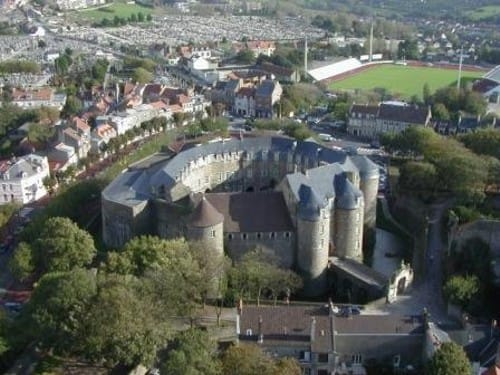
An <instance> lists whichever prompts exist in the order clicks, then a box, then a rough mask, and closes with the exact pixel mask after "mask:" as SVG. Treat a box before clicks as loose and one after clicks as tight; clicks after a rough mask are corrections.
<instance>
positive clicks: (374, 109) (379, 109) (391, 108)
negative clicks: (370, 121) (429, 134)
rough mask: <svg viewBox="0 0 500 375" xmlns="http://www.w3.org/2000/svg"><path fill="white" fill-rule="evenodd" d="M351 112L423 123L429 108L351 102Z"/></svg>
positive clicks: (410, 122)
mask: <svg viewBox="0 0 500 375" xmlns="http://www.w3.org/2000/svg"><path fill="white" fill-rule="evenodd" d="M353 113H356V114H363V115H370V116H374V117H376V118H377V119H380V120H386V121H397V122H405V123H409V124H425V123H426V121H427V115H428V114H429V109H428V108H427V107H419V106H417V105H410V104H406V103H401V104H394V103H380V105H378V106H376V105H361V104H353V105H352V107H351V115H352V114H353Z"/></svg>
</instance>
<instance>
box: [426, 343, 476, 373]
mask: <svg viewBox="0 0 500 375" xmlns="http://www.w3.org/2000/svg"><path fill="white" fill-rule="evenodd" d="M470 372H471V366H470V362H469V359H468V358H467V355H466V354H465V352H464V350H463V349H462V347H461V346H459V345H457V344H455V343H454V342H445V343H443V344H442V345H441V347H440V348H439V349H438V350H437V351H436V353H434V355H433V357H432V359H431V360H430V361H429V363H428V365H427V369H426V372H425V373H426V374H428V375H456V374H470Z"/></svg>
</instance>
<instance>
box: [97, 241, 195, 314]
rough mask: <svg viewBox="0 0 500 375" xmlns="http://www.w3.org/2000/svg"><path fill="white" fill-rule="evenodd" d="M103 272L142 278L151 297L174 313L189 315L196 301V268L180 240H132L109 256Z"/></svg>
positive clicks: (187, 247)
mask: <svg viewBox="0 0 500 375" xmlns="http://www.w3.org/2000/svg"><path fill="white" fill-rule="evenodd" d="M105 269H106V270H107V271H108V272H113V273H119V274H122V275H135V276H138V277H142V278H143V279H144V282H145V289H146V290H147V291H148V292H149V293H150V294H151V295H152V296H153V297H152V298H153V299H155V300H157V301H158V304H160V305H162V306H163V307H164V308H165V309H171V310H172V311H174V312H175V313H176V314H181V315H182V314H189V313H191V312H192V311H193V310H194V307H195V306H196V303H197V302H199V301H200V293H201V291H202V288H200V268H199V266H198V263H197V262H196V260H194V259H193V257H192V256H191V253H190V250H189V245H188V243H187V242H185V241H183V240H163V239H160V238H158V237H153V236H141V237H136V238H134V239H132V240H130V241H129V242H128V243H127V244H126V245H125V247H124V248H123V250H122V251H120V252H117V253H113V252H110V253H109V255H108V260H107V263H106V264H105Z"/></svg>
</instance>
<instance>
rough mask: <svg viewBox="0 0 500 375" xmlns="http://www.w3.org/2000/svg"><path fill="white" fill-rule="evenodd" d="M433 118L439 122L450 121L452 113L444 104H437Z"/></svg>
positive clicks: (434, 107) (433, 108) (433, 110)
mask: <svg viewBox="0 0 500 375" xmlns="http://www.w3.org/2000/svg"><path fill="white" fill-rule="evenodd" d="M432 117H434V118H435V119H437V120H443V121H448V120H449V119H450V112H448V109H447V108H446V106H445V105H444V104H443V103H436V104H434V106H433V107H432Z"/></svg>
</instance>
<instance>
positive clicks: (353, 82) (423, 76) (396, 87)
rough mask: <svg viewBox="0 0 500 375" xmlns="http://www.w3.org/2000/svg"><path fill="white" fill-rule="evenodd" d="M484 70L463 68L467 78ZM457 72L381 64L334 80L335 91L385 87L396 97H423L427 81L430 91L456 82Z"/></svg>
mask: <svg viewBox="0 0 500 375" xmlns="http://www.w3.org/2000/svg"><path fill="white" fill-rule="evenodd" d="M483 74H484V73H482V72H468V71H462V79H463V80H464V82H465V81H467V80H471V79H472V78H476V77H480V76H482V75H483ZM457 76H458V72H457V71H456V70H452V69H439V68H431V67H410V66H402V65H380V66H376V67H374V68H371V69H368V70H366V71H363V72H360V73H359V74H356V75H354V76H351V77H347V78H345V79H343V80H341V81H338V82H333V83H331V84H330V86H329V88H330V89H332V90H356V89H361V90H363V89H364V90H372V89H374V88H385V89H387V90H389V91H390V92H391V94H393V95H395V96H399V97H401V98H407V99H408V98H411V97H412V96H413V95H417V96H419V97H420V98H421V97H422V89H423V87H424V84H425V83H426V82H427V84H428V85H429V88H430V89H431V92H433V91H435V90H436V89H438V88H440V87H444V86H448V85H451V84H456V82H457Z"/></svg>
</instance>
